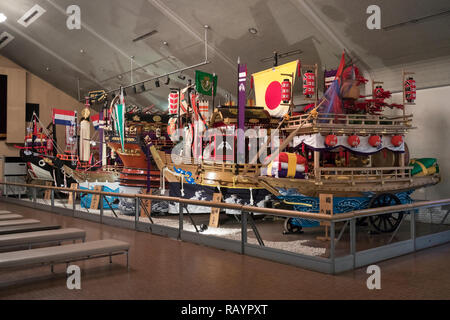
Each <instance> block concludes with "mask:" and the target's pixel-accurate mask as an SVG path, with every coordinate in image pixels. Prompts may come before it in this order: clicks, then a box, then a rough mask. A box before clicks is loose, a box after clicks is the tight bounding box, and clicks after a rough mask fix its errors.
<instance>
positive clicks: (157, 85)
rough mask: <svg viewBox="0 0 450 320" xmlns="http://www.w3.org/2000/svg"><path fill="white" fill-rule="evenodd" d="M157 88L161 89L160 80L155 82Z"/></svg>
mask: <svg viewBox="0 0 450 320" xmlns="http://www.w3.org/2000/svg"><path fill="white" fill-rule="evenodd" d="M155 86H156V87H157V88H159V80H158V79H156V81H155Z"/></svg>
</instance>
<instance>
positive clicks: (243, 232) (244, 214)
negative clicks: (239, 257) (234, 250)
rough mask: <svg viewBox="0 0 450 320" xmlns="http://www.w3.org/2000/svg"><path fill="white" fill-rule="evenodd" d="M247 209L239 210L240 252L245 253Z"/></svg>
mask: <svg viewBox="0 0 450 320" xmlns="http://www.w3.org/2000/svg"><path fill="white" fill-rule="evenodd" d="M247 214H248V213H247V211H241V226H242V229H241V254H245V245H246V244H247Z"/></svg>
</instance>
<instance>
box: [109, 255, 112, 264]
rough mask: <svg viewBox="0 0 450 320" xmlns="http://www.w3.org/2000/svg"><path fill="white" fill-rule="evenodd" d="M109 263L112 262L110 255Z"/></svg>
mask: <svg viewBox="0 0 450 320" xmlns="http://www.w3.org/2000/svg"><path fill="white" fill-rule="evenodd" d="M109 263H112V257H111V255H109Z"/></svg>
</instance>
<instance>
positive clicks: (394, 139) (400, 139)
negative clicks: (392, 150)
mask: <svg viewBox="0 0 450 320" xmlns="http://www.w3.org/2000/svg"><path fill="white" fill-rule="evenodd" d="M391 143H392V145H393V146H394V147H400V146H401V145H402V143H403V137H402V136H392V138H391Z"/></svg>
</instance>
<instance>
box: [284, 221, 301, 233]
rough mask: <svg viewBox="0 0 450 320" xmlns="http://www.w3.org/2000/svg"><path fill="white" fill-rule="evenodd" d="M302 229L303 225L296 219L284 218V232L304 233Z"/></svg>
mask: <svg viewBox="0 0 450 320" xmlns="http://www.w3.org/2000/svg"><path fill="white" fill-rule="evenodd" d="M302 229H303V228H302V226H300V225H298V224H297V223H295V222H294V219H292V218H286V219H285V220H284V234H291V233H303V231H302Z"/></svg>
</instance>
